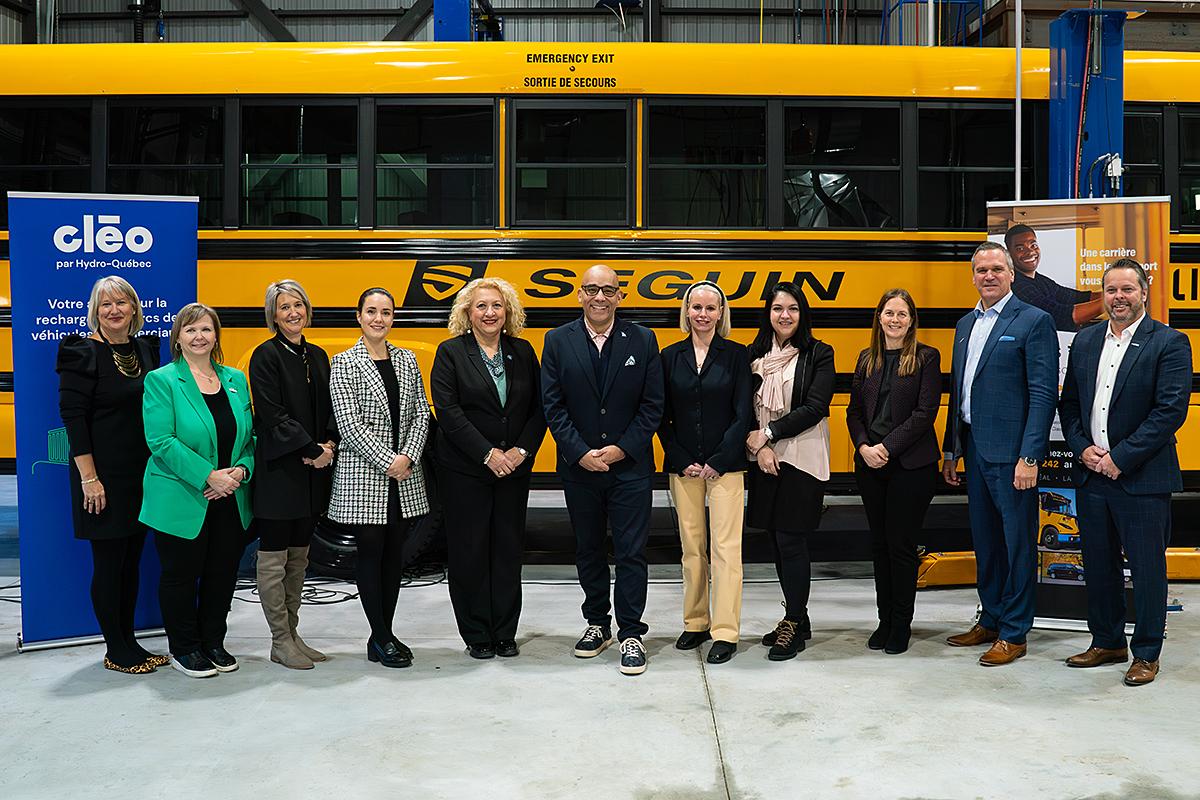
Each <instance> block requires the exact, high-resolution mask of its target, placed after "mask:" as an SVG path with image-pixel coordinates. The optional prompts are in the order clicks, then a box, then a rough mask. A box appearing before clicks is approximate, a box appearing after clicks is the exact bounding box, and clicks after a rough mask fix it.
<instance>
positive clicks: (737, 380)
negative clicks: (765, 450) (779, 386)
mask: <svg viewBox="0 0 1200 800" xmlns="http://www.w3.org/2000/svg"><path fill="white" fill-rule="evenodd" d="M662 365H663V383H664V384H665V386H666V404H665V406H664V409H663V419H662V424H661V425H660V426H659V428H658V438H659V439H660V440H661V441H662V445H663V451H664V453H665V454H666V457H665V458H664V459H663V471H664V472H666V473H668V474H672V473H673V474H675V475H682V474H683V471H684V470H685V469H687V467H689V466H690V465H692V464H700V465H704V464H708V465H709V466H710V467H712V468H713V469H715V470H716V471H717V472H720V473H721V474H724V473H726V472H736V471H739V470H744V469H745V468H746V435H747V434H748V433H749V432H750V428H751V426H752V425H753V424H754V415H753V412H752V403H753V400H752V398H751V396H750V377H751V376H750V358H749V356H748V355H747V354H746V348H745V346H744V345H741V344H738V343H737V342H730V341H728V340H726V339H723V338H721V337H720V336H714V337H713V340H712V344H711V345H710V346H709V348H708V356H707V357H706V358H705V359H704V366H703V367H701V368H700V371H699V372H697V371H696V354H695V350H694V348H693V347H692V337H690V336H689V337H688V338H686V339H684V340H683V341H681V342H676V343H675V344H673V345H671V346H669V347H667V348H666V349H665V350H663V351H662Z"/></svg>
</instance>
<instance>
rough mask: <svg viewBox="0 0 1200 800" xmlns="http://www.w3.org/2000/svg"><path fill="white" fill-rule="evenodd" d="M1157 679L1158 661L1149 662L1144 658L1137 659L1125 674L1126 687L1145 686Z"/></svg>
mask: <svg viewBox="0 0 1200 800" xmlns="http://www.w3.org/2000/svg"><path fill="white" fill-rule="evenodd" d="M1156 677H1158V659H1155V660H1154V661H1147V660H1145V659H1144V658H1135V659H1134V660H1133V664H1131V665H1130V667H1129V670H1128V671H1127V672H1126V673H1125V685H1126V686H1145V685H1146V684H1147V683H1151V682H1152V681H1153V680H1154V679H1155V678H1156Z"/></svg>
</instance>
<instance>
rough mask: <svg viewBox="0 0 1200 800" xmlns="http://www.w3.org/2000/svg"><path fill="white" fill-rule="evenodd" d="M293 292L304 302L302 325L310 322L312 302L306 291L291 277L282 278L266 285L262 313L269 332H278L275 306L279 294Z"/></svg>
mask: <svg viewBox="0 0 1200 800" xmlns="http://www.w3.org/2000/svg"><path fill="white" fill-rule="evenodd" d="M281 294H294V295H296V297H299V298H300V302H301V303H304V311H305V320H304V327H306V328H307V327H308V326H309V325H311V324H312V313H313V312H312V302H311V301H309V299H308V292H306V291H304V287H303V286H301V285H300V284H299V283H296V281H294V280H292V279H291V278H284V279H283V280H281V281H275V282H274V283H272V284H271V285H270V286H268V287H267V297H266V300H264V301H263V315H264V316H265V317H266V318H267V330H269V331H270V332H271V333H279V326H278V325H276V324H275V306H276V304H277V303H278V302H279V295H281Z"/></svg>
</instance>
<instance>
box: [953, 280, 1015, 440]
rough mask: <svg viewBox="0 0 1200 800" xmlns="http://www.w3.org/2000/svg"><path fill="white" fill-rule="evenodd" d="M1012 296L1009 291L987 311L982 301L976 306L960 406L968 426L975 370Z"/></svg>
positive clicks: (968, 345) (964, 369) (968, 344)
mask: <svg viewBox="0 0 1200 800" xmlns="http://www.w3.org/2000/svg"><path fill="white" fill-rule="evenodd" d="M1012 296H1013V294H1012V291H1009V293H1008V294H1006V295H1004V297H1001V298H1000V300H999V301H997V302H996V304H995V305H993V306H992V307H991V308H989V309H987V310H986V311H985V310H984V308H983V301H982V300H980V301H979V302H978V303H976V304H975V324H974V325H973V326H971V338H970V339H968V340H967V363H966V365H964V367H963V396H962V404H961V405H960V406H959V410H960V411H961V412H962V418H963V422H965V423H967V424H968V425H970V424H971V384H972V383H974V382H975V370H976V369H978V368H979V358H980V356H982V355H983V346H984V345H985V344H987V340H988V337H989V336H991V334H992V328H994V327H996V320H998V319H999V318H1000V312H1002V311H1004V307H1005V306H1006V305H1008V301H1009V299H1010V298H1011V297H1012Z"/></svg>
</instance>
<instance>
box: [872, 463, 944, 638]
mask: <svg viewBox="0 0 1200 800" xmlns="http://www.w3.org/2000/svg"><path fill="white" fill-rule="evenodd" d="M854 477H855V480H856V481H857V482H858V492H859V494H860V495H861V496H862V502H863V510H864V511H865V512H866V514H867V524H868V525H869V526H870V528H871V560H872V562H874V565H875V605H876V607H877V608H878V611H879V621H880V623H881V624H883V625H896V626H907V625H911V624H912V619H913V610H914V605H915V603H916V596H917V566H918V563H919V559H918V558H917V540H916V534H917V533H919V532H920V531H921V529H922V527H923V526H924V524H925V512H926V511H928V510H929V503H930V502H931V501H932V500H933V493H934V490H935V489H936V487H937V481H938V469H937V464H936V463H935V464H930V465H928V466H924V467H918V468H917V469H905V468H904V467H902V466H900V464H898V463H895V462H890V463H888V464H887V465H886V466H884V467H882V468H880V469H871V468H870V467H868V466H867V465H866V464H865V463H864V462H863V460H862V458H861V457H858V456H855V458H854Z"/></svg>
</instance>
